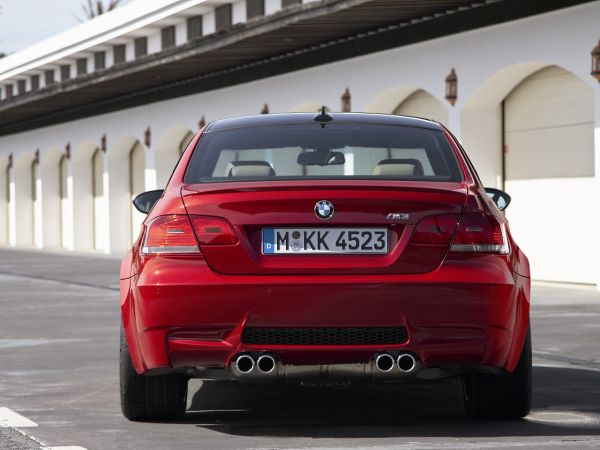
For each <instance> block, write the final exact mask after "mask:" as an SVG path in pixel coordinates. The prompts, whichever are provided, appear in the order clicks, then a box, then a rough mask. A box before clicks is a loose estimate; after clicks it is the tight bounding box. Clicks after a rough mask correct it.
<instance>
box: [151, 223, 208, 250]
mask: <svg viewBox="0 0 600 450" xmlns="http://www.w3.org/2000/svg"><path fill="white" fill-rule="evenodd" d="M142 253H143V254H144V255H156V254H173V255H181V254H200V249H199V247H198V242H197V241H196V237H195V236H194V230H193V229H192V224H191V223H190V220H189V219H188V217H187V216H185V215H175V214H173V215H170V216H159V217H157V218H156V219H154V220H153V221H152V222H150V224H148V225H147V230H146V236H145V238H144V245H143V246H142Z"/></svg>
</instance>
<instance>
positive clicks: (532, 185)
mask: <svg viewBox="0 0 600 450" xmlns="http://www.w3.org/2000/svg"><path fill="white" fill-rule="evenodd" d="M502 108H503V118H504V119H503V139H504V144H505V151H504V158H505V159H504V186H505V189H506V191H507V192H508V193H509V194H510V195H511V196H512V198H513V202H512V204H511V206H510V208H509V209H508V211H507V216H508V217H509V218H510V223H511V229H512V230H513V232H514V234H515V236H516V238H517V242H518V243H519V245H520V246H521V247H522V248H523V250H524V251H525V253H526V254H527V255H528V256H529V259H530V261H531V268H532V276H533V277H534V278H536V279H542V280H553V281H565V282H577V283H594V282H595V281H596V279H595V270H594V267H595V254H594V253H595V251H594V247H593V245H590V235H591V234H593V233H592V231H593V230H592V229H591V227H592V224H593V223H594V217H593V214H594V209H593V208H590V205H593V204H595V203H597V200H596V198H595V195H594V97H593V90H592V89H591V88H590V87H589V86H588V85H587V84H586V83H584V82H583V81H582V80H580V79H579V78H578V77H576V76H575V75H573V74H572V73H571V72H568V71H566V70H564V69H562V68H560V67H557V66H549V67H545V68H543V69H541V70H538V71H537V72H535V73H533V74H531V75H529V76H528V77H527V78H525V79H524V80H523V81H522V82H521V83H520V84H518V85H517V86H516V87H515V88H514V89H513V90H512V91H511V92H510V94H509V95H508V96H507V97H506V99H505V100H504V103H503V105H502Z"/></svg>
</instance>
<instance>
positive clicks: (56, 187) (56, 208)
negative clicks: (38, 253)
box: [38, 147, 63, 248]
mask: <svg viewBox="0 0 600 450" xmlns="http://www.w3.org/2000/svg"><path fill="white" fill-rule="evenodd" d="M62 156H63V151H62V150H61V149H60V148H58V147H50V148H47V149H46V150H44V151H42V152H41V154H40V167H39V172H40V174H39V184H40V190H39V195H38V197H39V203H40V210H41V217H42V221H41V222H42V246H43V247H47V248H48V247H49V248H52V247H54V248H56V247H60V246H61V240H62V234H61V222H62V219H61V217H62V206H61V199H60V159H61V157H62Z"/></svg>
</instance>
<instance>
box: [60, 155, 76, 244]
mask: <svg viewBox="0 0 600 450" xmlns="http://www.w3.org/2000/svg"><path fill="white" fill-rule="evenodd" d="M69 163H70V161H69V158H68V156H67V155H64V154H63V155H62V156H61V157H60V160H59V162H58V174H59V175H58V176H59V180H60V182H59V198H60V246H61V247H62V248H65V249H69V250H71V249H72V248H73V220H72V208H71V174H70V164H69Z"/></svg>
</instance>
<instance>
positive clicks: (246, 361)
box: [235, 355, 254, 374]
mask: <svg viewBox="0 0 600 450" xmlns="http://www.w3.org/2000/svg"><path fill="white" fill-rule="evenodd" d="M235 366H236V368H237V370H238V371H239V372H240V373H244V374H246V373H250V372H252V371H253V370H254V359H253V358H252V356H250V355H240V356H238V357H237V358H236V360H235Z"/></svg>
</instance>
